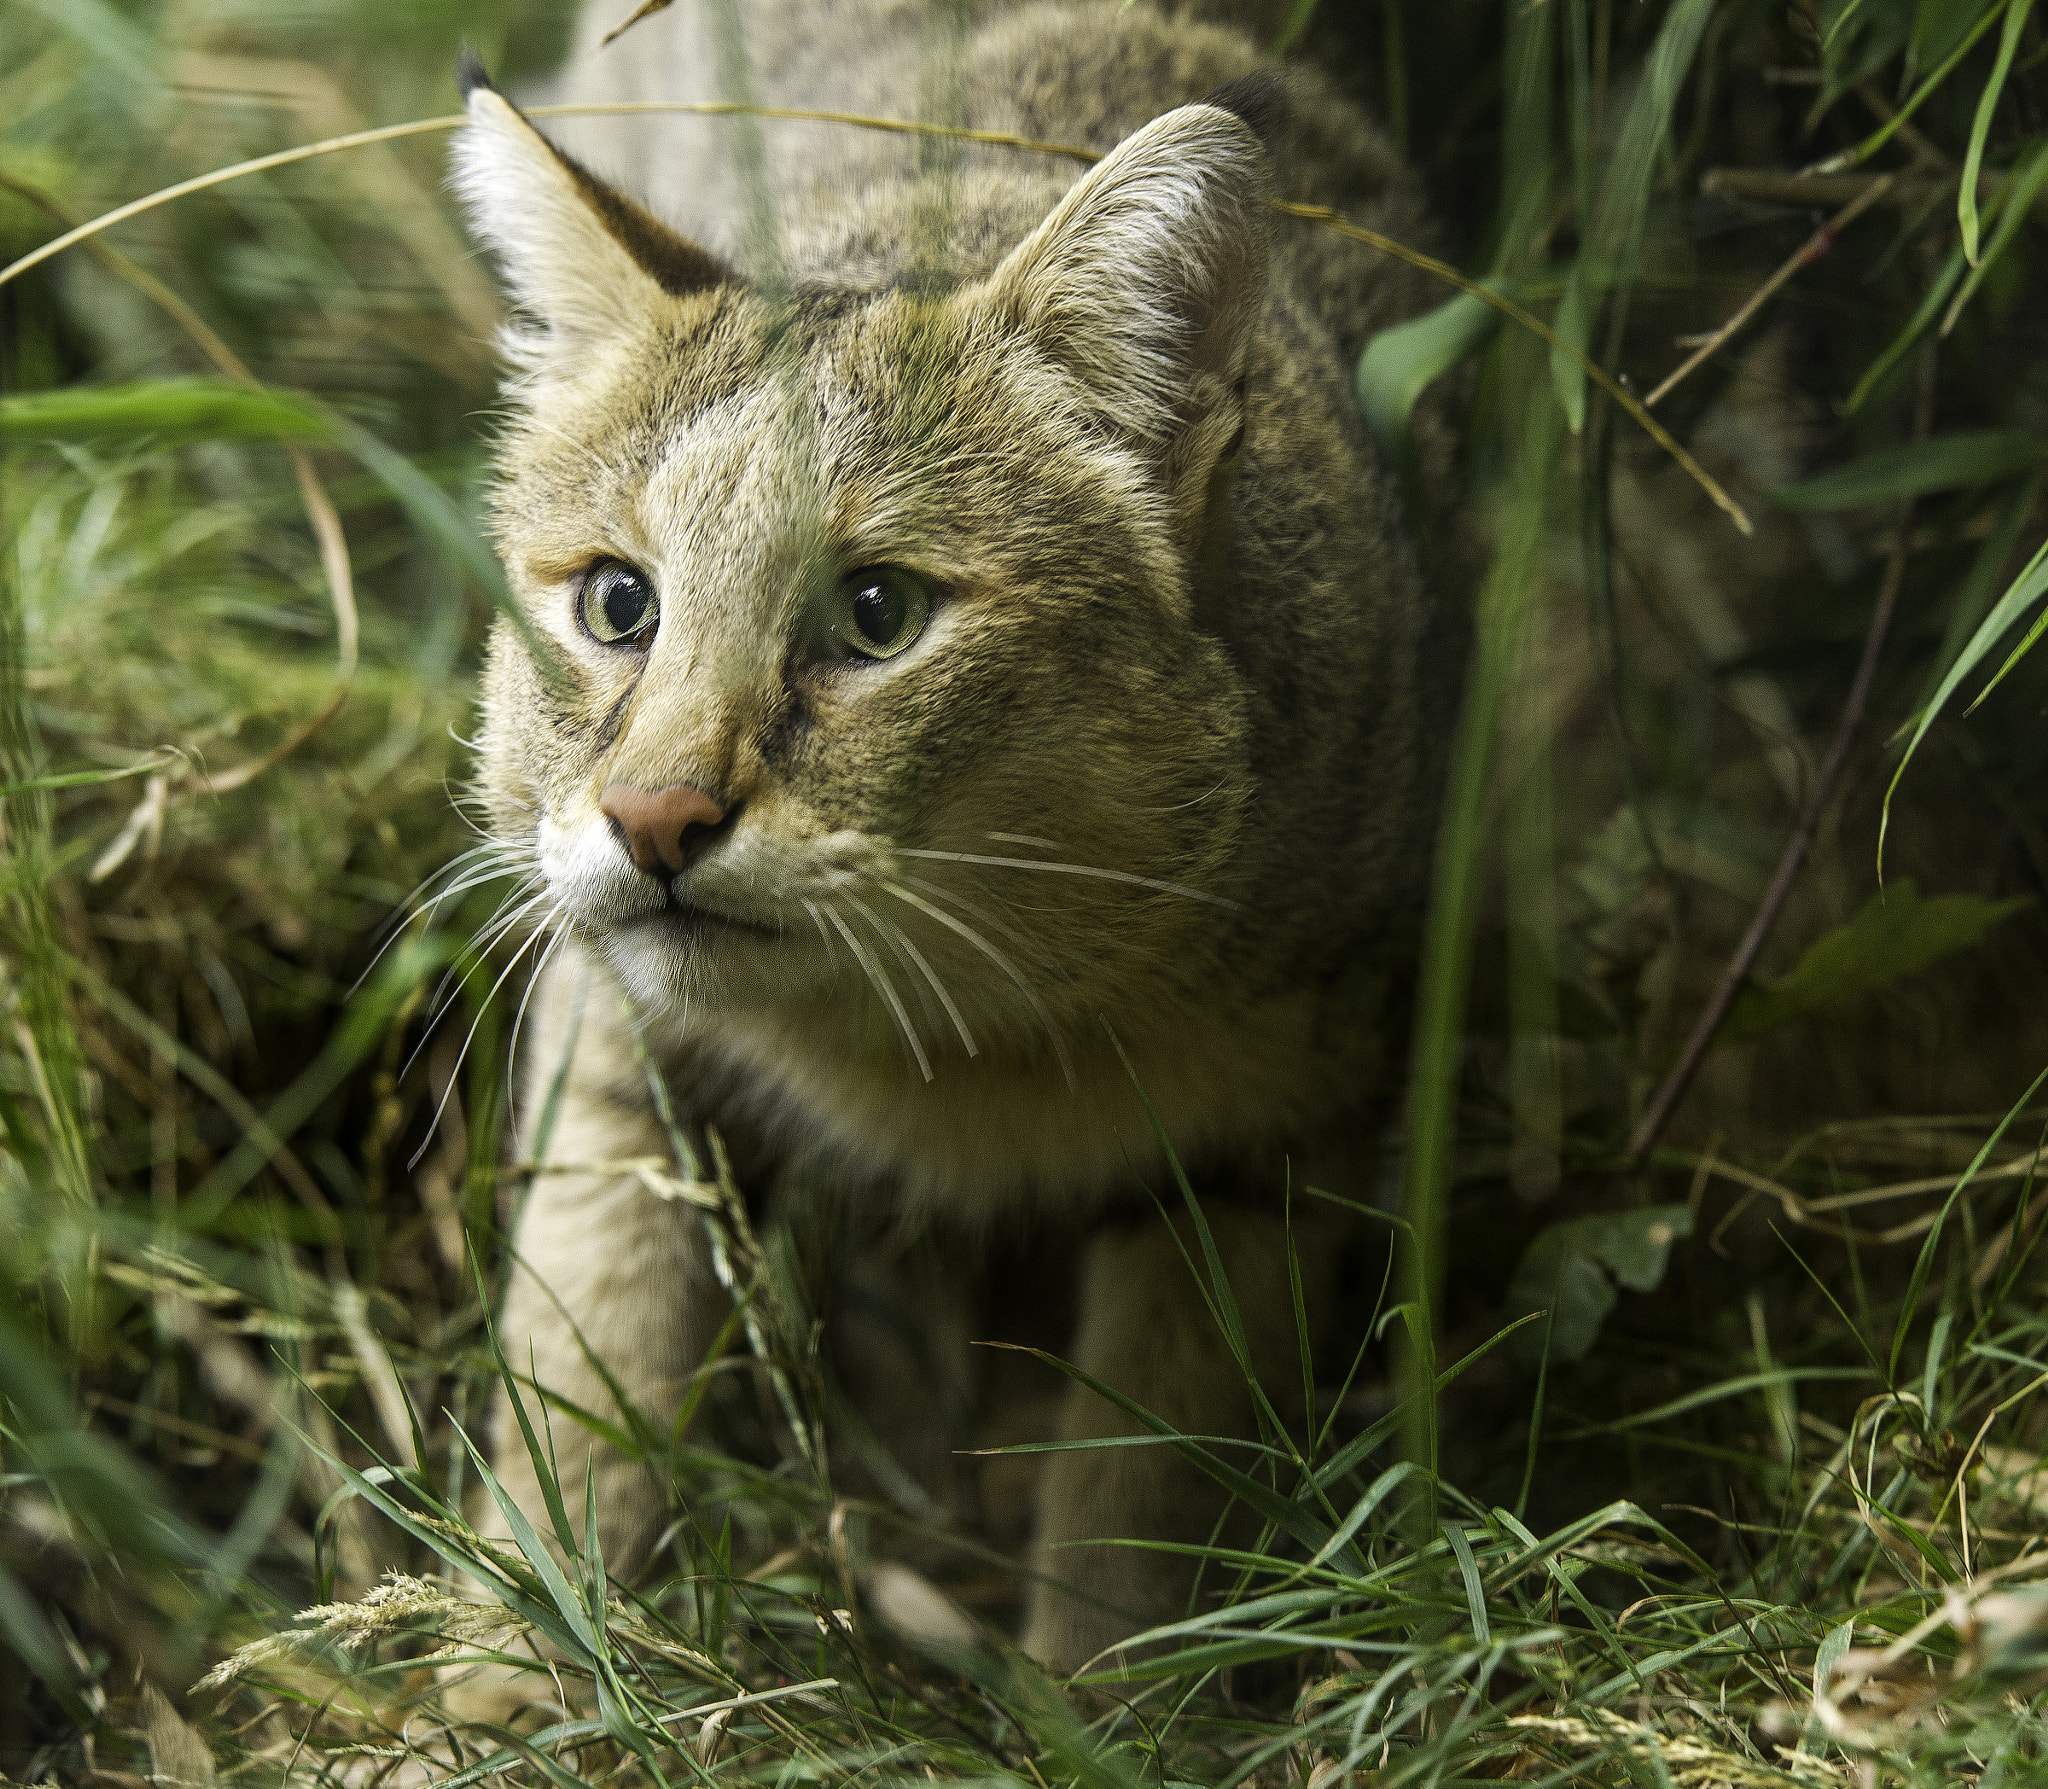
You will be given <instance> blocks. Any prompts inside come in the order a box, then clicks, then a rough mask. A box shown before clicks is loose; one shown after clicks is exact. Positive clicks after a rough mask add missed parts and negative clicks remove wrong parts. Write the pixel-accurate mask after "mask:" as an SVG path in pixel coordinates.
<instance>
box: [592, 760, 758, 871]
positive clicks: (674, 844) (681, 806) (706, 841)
mask: <svg viewBox="0 0 2048 1789" xmlns="http://www.w3.org/2000/svg"><path fill="white" fill-rule="evenodd" d="M597 808H598V812H599V813H601V814H603V815H604V817H605V818H606V819H607V820H609V821H610V822H611V825H612V830H613V831H614V832H616V833H617V834H618V836H619V839H620V841H621V843H623V844H624V845H625V847H626V849H627V850H628V851H630V852H631V853H632V854H633V861H634V863H636V864H637V865H639V867H640V868H641V869H643V870H645V871H646V872H647V874H648V875H650V876H660V877H664V878H666V877H669V876H674V875H677V874H679V873H680V872H681V871H683V870H685V869H687V868H688V867H689V864H690V860H691V858H693V857H695V856H697V855H698V854H699V853H700V852H701V851H703V849H704V848H705V847H706V846H707V845H710V844H712V843H714V842H715V841H716V840H718V839H720V838H722V837H723V836H724V835H725V833H726V832H727V831H729V830H730V828H731V825H732V822H733V820H734V819H735V818H736V817H737V815H738V813H739V808H738V806H737V805H735V806H734V807H733V808H731V809H730V810H727V809H725V808H722V807H720V806H719V805H718V803H717V802H715V801H713V800H712V799H711V797H710V796H708V795H706V794H705V793H704V791H703V790H702V789H693V788H691V787H690V785H689V784H688V783H672V784H670V786H669V787H668V788H666V789H655V790H651V791H650V790H647V789H635V788H633V787H632V786H631V785H630V784H628V783H613V784H612V785H611V787H610V788H608V789H606V790H605V792H604V794H603V795H602V796H600V797H599V798H598V803H597Z"/></svg>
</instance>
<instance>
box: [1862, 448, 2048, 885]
mask: <svg viewBox="0 0 2048 1789" xmlns="http://www.w3.org/2000/svg"><path fill="white" fill-rule="evenodd" d="M2033 499H2034V487H2033V486H2032V485H2029V486H2028V487H2027V488H2026V489H2025V490H2024V491H2023V492H2022V494H2021V495H2020V496H2019V497H2018V498H2017V499H2015V507H2014V509H2013V510H2009V511H2008V512H2007V514H2006V517H2005V519H2004V520H2003V521H2001V522H2000V524H1999V525H1998V527H1997V529H1996V530H1995V531H1994V533H1993V537H1992V540H1991V541H1987V542H1986V543H1985V548H1984V551H1985V553H1986V554H1987V555H1989V554H1990V553H1991V552H1993V551H1994V550H1995V551H1997V552H1998V558H1997V560H1996V561H1995V562H1994V563H1993V564H1992V565H1991V567H1990V570H1989V571H1988V573H1987V574H1986V575H1987V576H1988V577H1996V576H1997V575H1998V567H1999V566H2000V565H2003V564H2004V563H2005V558H2006V555H2007V554H2008V553H2010V552H2011V550H2012V545H2013V542H2014V541H2016V540H2017V539H2018V538H2019V530H2020V528H2021V527H2022V526H2024V524H2025V522H2026V519H2027V516H2028V515H2029V513H2031V511H2032V509H2033ZM1976 570H1977V568H1975V567H1973V568H1972V570H1971V578H1972V580H1973V581H1974V579H1975V577H1976ZM2044 590H2048V543H2044V544H2043V545H2042V546H2041V547H2039V548H2038V549H2037V550H2036V551H2035V553H2034V556H2033V558H2031V559H2029V560H2028V561H2027V563H2026V564H2025V565H2024V566H2023V567H2021V569H2020V573H2019V576H2017V577H2016V578H2014V579H2013V581H2012V582H2011V583H2010V584H2008V585H2007V586H2006V590H2005V594H2004V595H2003V596H2001V597H2000V598H1999V599H1998V602H1997V603H1996V605H1995V606H1994V607H1993V608H1992V611H1991V613H1990V614H1989V615H1987V616H1985V617H1984V619H1983V621H1982V622H1981V623H1979V624H1978V627H1977V630H1976V632H1974V633H1973V634H1971V636H1970V639H1969V643H1968V644H1967V645H1965V646H1964V647H1963V648H1962V650H1961V651H1960V652H1958V653H1957V654H1956V655H1955V661H1954V663H1952V664H1951V665H1950V666H1949V668H1948V670H1947V672H1946V673H1945V674H1944V675H1943V677H1942V679H1941V682H1940V684H1939V685H1938V686H1937V687H1936V689H1935V692H1934V694H1933V695H1932V696H1930V697H1929V698H1928V700H1927V703H1926V705H1925V707H1923V708H1922V709H1921V712H1920V719H1919V723H1918V724H1917V725H1916V726H1915V727H1914V729H1913V737H1912V738H1911V739H1910V740H1908V741H1907V742H1906V752H1905V756H1904V757H1902V758H1901V759H1900V760H1899V767H1898V769H1897V770H1895V771H1893V772H1892V780H1891V782H1890V784H1889V785H1888V786H1887V787H1886V789H1885V792H1884V808H1883V811H1882V813H1881V815H1880V817H1879V820H1878V827H1877V865H1878V874H1879V876H1880V877H1882V875H1883V873H1884V840H1885V834H1886V833H1887V832H1888V831H1889V830H1890V828H1891V818H1892V797H1893V796H1894V795H1895V794H1897V793H1898V787H1899V779H1900V778H1901V777H1903V776H1904V775H1905V774H1906V766H1907V765H1908V764H1910V763H1912V762H1913V754H1914V753H1915V752H1917V751H1918V750H1919V749H1920V742H1921V740H1923V739H1925V738H1926V737H1927V729H1928V728H1929V727H1931V726H1933V725H1934V722H1935V719H1936V717H1937V716H1938V715H1939V714H1940V713H1941V711H1942V709H1943V708H1945V707H1946V706H1947V705H1948V699H1949V698H1950V697H1951V696H1952V695H1954V694H1955V692H1956V686H1957V685H1958V684H1960V683H1961V682H1962V681H1963V679H1964V678H1965V677H1967V676H1968V675H1969V674H1970V673H1971V672H1972V671H1973V670H1975V669H1976V667H1977V666H1978V664H1980V663H1981V662H1982V661H1983V659H1984V657H1985V656H1986V655H1987V654H1988V653H1989V652H1990V651H1991V649H1992V647H1994V646H1996V645H1997V644H1998V642H1999V641H2000V640H2002V639H2003V638H2004V637H2005V634H2006V631H2007V630H2008V629H2009V628H2011V627H2012V625H2013V624H2014V623H2015V622H2016V621H2018V620H2019V618H2020V617H2021V616H2022V615H2024V614H2025V613H2026V612H2027V610H2028V609H2029V608H2031V607H2032V606H2033V604H2034V602H2035V601H2036V600H2037V599H2038V598H2039V597H2040V595H2041V593H2042V592H2043V591H2044ZM1968 599H1969V593H1968V592H1967V591H1966V592H1965V600H1968ZM2037 631H2038V628H2036V629H2035V630H2031V631H2029V633H2028V634H2027V637H2026V638H2025V639H2024V640H2022V641H2021V642H2020V643H2019V645H2018V646H2017V647H2016V648H2015V649H2014V650H2013V652H2012V653H2011V655H2010V656H2009V657H2008V658H2007V659H2006V661H2005V663H2004V665H2003V666H2002V667H2000V669H1999V672H1998V675H1997V676H1996V677H1993V678H1992V680H1991V681H1990V683H1987V684H1986V685H1985V686H1984V688H1983V689H1981V690H1979V691H1978V692H1977V702H1981V701H1983V700H1984V698H1985V697H1986V696H1988V695H1989V694H1990V693H1991V691H1992V690H1993V689H1994V688H1995V687H1996V686H1997V684H1998V682H1999V679H2000V678H2002V677H2004V676H2005V674H2006V672H2007V671H2010V670H2011V669H2012V668H2013V666H2014V664H2016V663H2017V662H2018V660H2019V657H2020V654H2021V653H2023V652H2025V651H2026V649H2027V648H2028V647H2029V646H2030V645H2032V644H2033V641H2034V634H2035V632H2037ZM1977 702H1972V703H1971V704H1970V706H1971V707H1972V708H1975V707H1976V705H1977Z"/></svg>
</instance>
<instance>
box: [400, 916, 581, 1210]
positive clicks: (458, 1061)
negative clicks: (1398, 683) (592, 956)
mask: <svg viewBox="0 0 2048 1789" xmlns="http://www.w3.org/2000/svg"><path fill="white" fill-rule="evenodd" d="M546 935H547V934H546V933H544V932H534V933H533V934H532V935H531V936H529V937H528V938H526V939H525V940H524V941H523V942H522V943H521V944H520V946H519V948H518V949H517V950H515V951H514V952H513V953H512V960H511V961H510V962H508V963H507V964H506V965H505V967H504V968H503V969H502V970H501V971H500V972H499V974H498V979H497V980H496V981H494V982H492V983H491V991H490V992H489V993H488V994H486V995H485V996H484V997H483V999H482V1000H480V1001H478V1002H477V1009H476V1017H475V1018H473V1019H472V1020H470V1022H469V1034H468V1035H467V1036H466V1037H465V1038H463V1040H462V1048H461V1049H459V1050H457V1051H456V1052H455V1061H454V1062H453V1064H451V1065H450V1067H449V1070H448V1085H447V1086H446V1087H445V1088H444V1089H443V1090H442V1092H441V1098H440V1100H439V1102H438V1103H437V1104H436V1105H435V1107H434V1121H433V1123H431V1124H430V1125H428V1126H427V1134H426V1135H425V1136H424V1137H423V1138H421V1139H420V1146H419V1148H417V1149H416V1150H414V1151H413V1153H412V1159H411V1160H410V1161H408V1162H407V1163H406V1164H405V1166H406V1169H407V1171H408V1172H410V1171H411V1170H412V1169H414V1168H417V1167H418V1166H419V1165H420V1157H421V1156H423V1155H425V1154H426V1153H427V1148H428V1146H429V1145H430V1144H431V1143H432V1142H433V1140H434V1133H435V1132H436V1131H438V1130H439V1129H440V1128H441V1115H442V1114H443V1113H444V1112H446V1111H447V1110H448V1101H449V1100H450V1099H451V1098H452V1097H453V1096H454V1093H455V1084H456V1082H457V1080H458V1079H459V1078H460V1077H461V1074H462V1064H463V1062H464V1061H465V1060H466V1059H467V1057H468V1055H469V1046H470V1045H471V1044H473V1043H475V1042H476V1033H477V1027H478V1026H479V1025H481V1024H482V1023H483V1022H484V1012H485V1009H486V1008H488V1007H489V1006H490V1004H491V1002H492V1001H493V1000H495V999H497V997H498V990H499V989H500V988H502V987H503V986H504V985H505V980H506V977H507V976H509V975H510V974H511V973H512V971H513V970H514V969H516V968H518V967H519V959H520V958H521V957H523V956H525V955H526V953H527V952H528V951H530V950H531V949H532V948H533V946H534V943H535V941H536V940H537V939H540V938H543V937H545V936H546ZM424 1041H425V1040H424V1039H423V1040H422V1042H423V1043H424ZM418 1055H419V1051H418V1050H414V1051H413V1056H414V1057H417V1056H418ZM411 1066H412V1063H411V1061H410V1060H408V1062H407V1063H406V1067H408V1068H410V1067H411Z"/></svg>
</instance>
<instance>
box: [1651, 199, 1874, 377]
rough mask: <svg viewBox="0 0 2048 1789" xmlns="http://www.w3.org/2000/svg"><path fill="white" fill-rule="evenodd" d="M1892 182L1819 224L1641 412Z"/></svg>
mask: <svg viewBox="0 0 2048 1789" xmlns="http://www.w3.org/2000/svg"><path fill="white" fill-rule="evenodd" d="M1895 178H1896V176H1894V175H1891V174H1886V175H1884V176H1883V177H1882V178H1880V179H1878V180H1876V181H1874V182H1872V184H1871V185H1869V186H1867V187H1865V188H1864V190H1863V191H1862V192H1861V193H1859V194H1858V195H1857V196H1856V197H1855V198H1853V199H1851V200H1850V201H1849V203H1848V204H1846V205H1845V206H1843V207H1842V209H1841V210H1840V211H1838V212H1836V213H1835V215H1834V216H1833V217H1831V218H1829V219H1828V221H1827V222H1826V223H1824V224H1822V225H1821V227H1820V228H1819V229H1818V230H1816V231H1814V233H1813V234H1812V235H1811V236H1809V237H1808V238H1807V239H1806V240H1805V241H1804V242H1802V243H1801V244H1800V245H1799V247H1798V248H1797V249H1796V250H1794V251H1793V253H1792V255H1791V257H1790V259H1788V260H1787V261H1786V262H1785V264H1784V266H1782V267H1780V268H1779V269H1778V271H1777V272H1776V273H1774V274H1772V275H1771V277H1770V278H1769V279H1767V280H1765V281H1764V283H1763V284H1762V285H1761V286H1759V287H1757V289H1756V290H1755V291H1754V292H1752V293H1751V294H1750V295H1749V296H1748V297H1747V298H1746V299H1744V300H1743V301H1742V304H1741V305H1740V307H1738V309H1737V310H1736V312H1735V314H1734V316H1732V317H1730V318H1729V319H1728V321H1727V322H1725V323H1723V324H1722V325H1721V326H1720V328H1718V329H1716V330H1714V331H1713V332H1712V333H1711V334H1710V335H1708V336H1707V337H1705V338H1704V339H1703V340H1702V341H1701V342H1700V344H1699V346H1698V347H1697V348H1695V349H1694V350H1693V352H1692V353H1691V354H1690V355H1689V356H1688V357H1687V358H1686V360H1685V361H1684V363H1683V364H1682V365H1680V366H1679V367H1678V369H1677V370H1676V371H1675V372H1673V373H1672V374H1670V376H1669V377H1667V378H1666V379H1665V381H1664V382H1663V384H1661V385H1659V386H1658V387H1657V389H1656V390H1655V391H1653V392H1651V393H1650V395H1649V396H1648V397H1646V398H1645V399H1643V408H1644V409H1645V410H1648V409H1651V408H1653V407H1654V406H1655V405H1656V404H1657V403H1658V401H1659V400H1660V399H1662V398H1664V397H1666V396H1668V395H1669V394H1670V392H1671V390H1672V388H1673V387H1674V386H1676V385H1677V384H1678V383H1679V382H1680V381H1681V380H1683V379H1685V378H1686V377H1687V376H1688V375H1690V374H1691V373H1692V372H1693V371H1694V370H1695V369H1697V368H1698V367H1699V366H1700V365H1701V364H1702V363H1703V362H1705V361H1706V360H1707V359H1709V358H1710V357H1711V356H1712V355H1714V354H1715V353H1717V352H1719V350H1720V349H1721V348H1722V347H1723V346H1724V345H1725V344H1726V343H1727V342H1728V340H1729V339H1730V338H1731V337H1732V336H1733V335H1734V334H1735V333H1736V331H1738V330H1739V329H1741V327H1742V326H1743V325H1744V324H1745V323H1747V322H1748V321H1749V320H1750V318H1752V317H1753V316H1755V315H1756V314H1757V312H1758V311H1759V310H1761V309H1762V308H1763V306H1764V305H1765V304H1766V303H1767V302H1768V301H1769V300H1770V298H1771V295H1772V294H1773V293H1775V292H1776V291H1777V290H1778V288H1779V287H1780V286H1782V285H1784V283H1785V282H1786V281H1787V280H1789V279H1790V278H1791V277H1792V276H1793V275H1794V274H1795V273H1797V272H1798V271H1799V270H1800V269H1801V268H1803V267H1811V266H1812V265H1813V264H1814V262H1816V261H1818V260H1819V259H1820V258H1821V257H1822V256H1823V255H1825V254H1826V253H1827V252H1828V250H1829V249H1831V248H1833V247H1834V246H1835V241H1836V239H1837V238H1838V237H1839V236H1840V235H1841V233H1842V232H1843V231H1844V230H1846V229H1847V228H1848V227H1849V226H1850V225H1851V224H1852V223H1854V222H1855V221H1856V220H1857V219H1858V218H1859V217H1861V216H1862V215H1863V214H1864V213H1865V212H1866V211H1868V210H1869V209H1870V208H1871V206H1873V205H1875V204H1876V203H1877V202H1878V200H1880V199H1882V198H1883V197H1884V196H1885V194H1886V193H1888V192H1890V191H1891V189H1892V182H1893V180H1894V179H1895Z"/></svg>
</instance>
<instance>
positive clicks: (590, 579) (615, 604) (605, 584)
mask: <svg viewBox="0 0 2048 1789" xmlns="http://www.w3.org/2000/svg"><path fill="white" fill-rule="evenodd" d="M576 603H577V614H578V615H579V616H580V617H581V619H582V622H583V631H584V632H585V633H587V634H588V635H589V636H590V637H591V638H592V639H593V640H597V641H600V642H602V643H603V644H604V645H606V646H626V645H631V644H636V643H637V642H638V639H639V636H640V635H642V634H644V633H646V632H647V631H648V629H650V628H651V627H653V625H654V622H655V618H656V617H657V616H658V615H660V613H661V602H660V600H659V599H658V598H657V597H656V596H655V594H654V586H653V585H652V584H650V583H649V582H648V581H647V578H646V576H645V574H643V573H641V572H638V571H636V570H634V569H633V567H632V566H630V565H622V564H621V563H620V562H619V561H618V560H616V559H607V560H605V561H604V562H603V563H602V564H601V565H594V566H592V567H591V569H590V570H589V571H588V572H587V573H585V575H584V579H583V589H582V591H581V593H580V594H579V595H578V597H577V599H576Z"/></svg>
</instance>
